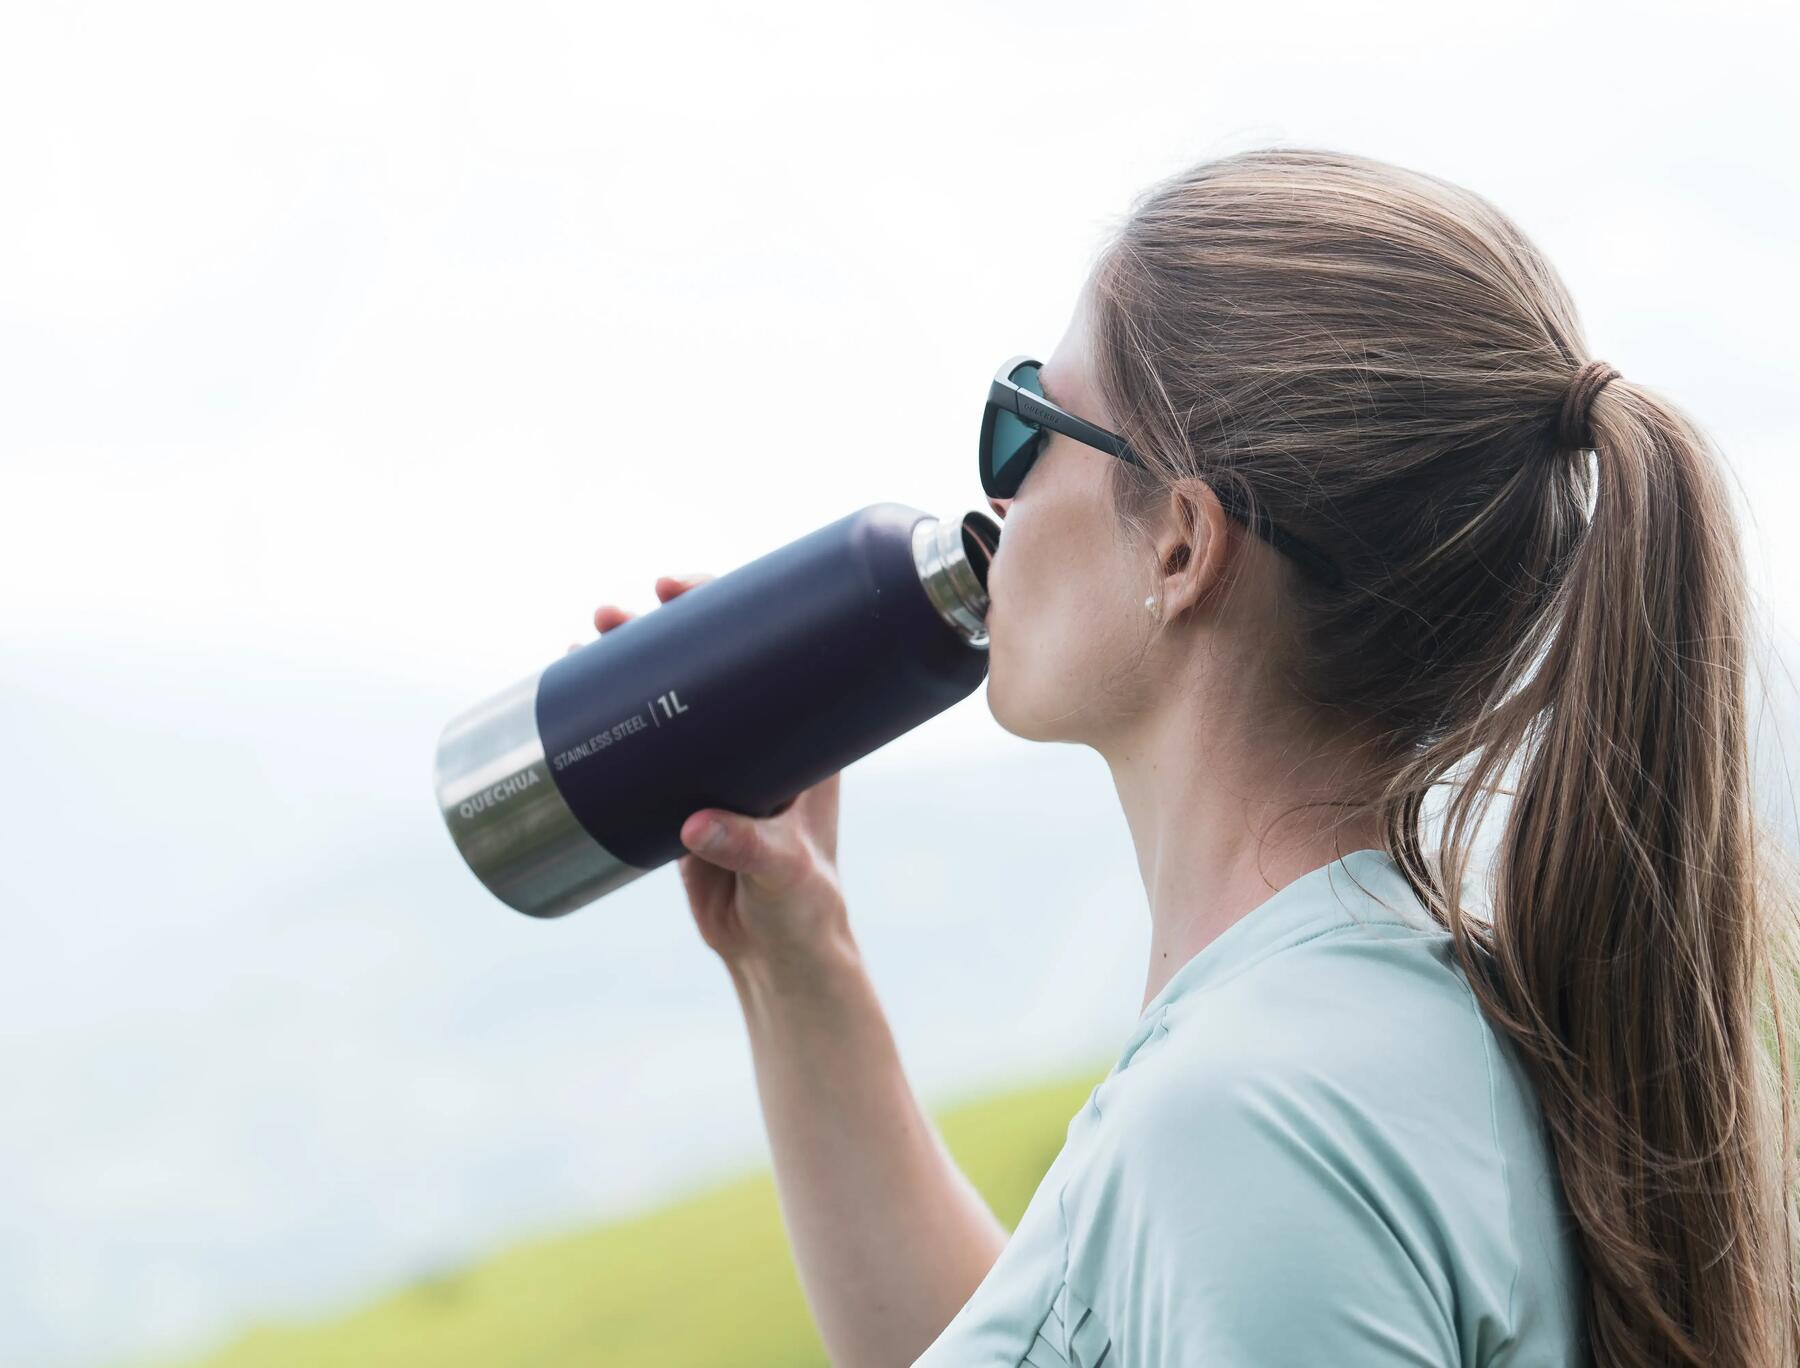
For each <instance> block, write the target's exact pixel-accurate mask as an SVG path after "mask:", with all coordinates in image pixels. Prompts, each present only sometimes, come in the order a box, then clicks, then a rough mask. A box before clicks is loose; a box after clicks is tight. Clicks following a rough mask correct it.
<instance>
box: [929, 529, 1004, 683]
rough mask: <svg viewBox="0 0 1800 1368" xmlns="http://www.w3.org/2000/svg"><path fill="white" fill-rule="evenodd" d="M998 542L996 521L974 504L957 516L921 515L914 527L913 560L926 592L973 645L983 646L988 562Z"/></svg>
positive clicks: (962, 635)
mask: <svg viewBox="0 0 1800 1368" xmlns="http://www.w3.org/2000/svg"><path fill="white" fill-rule="evenodd" d="M999 545H1000V525H999V524H998V523H996V522H995V521H994V520H993V519H992V518H990V517H988V516H987V514H985V513H982V512H979V511H976V510H974V509H971V510H970V511H969V512H967V513H965V514H963V515H962V517H961V518H955V519H953V518H938V519H936V520H935V521H933V520H932V519H929V518H922V519H920V521H919V523H918V525H917V526H915V527H914V528H913V562H914V564H915V565H916V566H917V568H918V571H919V582H920V583H921V584H923V585H924V586H925V594H926V597H927V598H929V599H930V600H931V603H932V606H933V607H935V608H936V609H937V610H938V614H939V616H941V617H942V618H943V619H944V621H946V622H948V623H949V624H950V625H951V626H952V627H954V628H955V629H956V630H957V633H958V634H959V635H960V636H961V637H962V638H963V640H964V641H966V642H968V644H969V645H971V646H973V647H976V648H977V649H978V650H984V651H985V650H986V649H987V645H988V634H987V611H988V593H987V577H988V566H989V564H990V563H991V562H992V561H993V558H994V552H995V549H996V548H997V547H998V546H999Z"/></svg>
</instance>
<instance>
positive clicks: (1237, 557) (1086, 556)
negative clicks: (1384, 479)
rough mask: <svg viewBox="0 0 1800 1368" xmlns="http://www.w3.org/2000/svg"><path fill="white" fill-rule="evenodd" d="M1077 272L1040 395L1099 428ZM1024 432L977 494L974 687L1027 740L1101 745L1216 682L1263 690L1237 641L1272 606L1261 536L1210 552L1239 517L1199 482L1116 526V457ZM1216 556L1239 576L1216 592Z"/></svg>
mask: <svg viewBox="0 0 1800 1368" xmlns="http://www.w3.org/2000/svg"><path fill="white" fill-rule="evenodd" d="M1093 283H1094V282H1093V280H1092V279H1091V278H1090V280H1089V281H1088V283H1087V285H1086V286H1084V288H1083V289H1082V291H1081V293H1080V295H1079V296H1078V298H1077V302H1076V305H1075V311H1074V315H1073V317H1072V318H1071V319H1070V321H1069V325H1068V328H1067V329H1066V331H1065V332H1064V334H1063V337H1062V340H1061V341H1060V342H1059V343H1058V344H1057V345H1056V348H1055V350H1054V351H1052V352H1051V354H1050V357H1049V359H1048V360H1047V361H1046V362H1045V364H1044V367H1043V369H1042V372H1041V373H1040V376H1039V380H1040V383H1041V384H1042V386H1043V389H1044V392H1045V395H1046V397H1048V398H1050V399H1052V400H1053V401H1055V402H1056V403H1057V404H1059V405H1060V406H1061V407H1062V408H1064V409H1066V410H1068V411H1069V412H1070V413H1073V414H1075V415H1076V416H1077V417H1080V418H1083V419H1086V420H1087V421H1088V422H1091V423H1094V424H1097V425H1098V426H1100V427H1103V428H1108V429H1110V428H1112V425H1113V420H1112V415H1111V412H1110V410H1109V409H1108V407H1107V404H1106V402H1105V401H1104V400H1103V399H1102V398H1101V397H1100V394H1099V391H1098V388H1097V386H1096V384H1095V381H1094V376H1093V355H1092V341H1091V333H1090V328H1091V318H1092V300H1093V294H1092V287H1093ZM1039 440H1040V441H1041V442H1042V443H1043V446H1042V448H1041V450H1040V453H1039V455H1038V457H1037V459H1036V461H1035V462H1034V464H1033V465H1032V467H1031V470H1030V473H1029V474H1028V475H1027V476H1026V478H1025V482H1024V483H1023V484H1022V485H1021V486H1020V487H1019V489H1018V491H1017V492H1016V493H1015V495H1014V496H1013V497H1012V498H1011V499H999V500H991V501H990V502H992V503H993V504H994V508H995V512H996V513H998V514H999V515H1000V516H1001V517H1003V518H1004V519H1005V535H1004V536H1003V537H1002V539H1001V548H1000V551H999V554H998V555H997V556H996V557H995V559H994V562H993V564H992V566H991V567H990V569H989V573H988V590H989V594H990V596H991V599H992V606H991V608H990V611H989V616H988V622H989V626H990V629H991V638H992V641H991V646H990V654H991V656H992V660H991V664H990V669H989V673H988V689H987V698H988V704H989V707H990V708H991V709H992V711H993V713H994V715H995V717H996V718H997V719H998V720H999V721H1000V722H1001V723H1002V724H1003V725H1004V726H1005V727H1006V728H1007V729H1008V730H1009V731H1011V732H1013V733H1014V734H1016V735H1019V736H1024V737H1028V738H1029V739H1031V740H1034V741H1069V742H1080V743H1084V744H1087V745H1091V746H1093V747H1094V748H1095V749H1096V750H1099V751H1100V752H1102V753H1103V754H1109V753H1111V752H1112V751H1113V749H1114V748H1115V747H1119V746H1123V745H1125V744H1128V742H1129V741H1130V739H1131V738H1132V736H1133V734H1134V732H1135V730H1136V728H1137V727H1138V726H1139V725H1140V724H1141V723H1142V722H1143V721H1144V719H1146V718H1147V717H1150V716H1153V715H1154V714H1156V713H1158V712H1159V711H1160V710H1162V709H1164V708H1167V707H1169V706H1183V705H1185V704H1189V703H1192V702H1193V701H1194V700H1196V699H1205V700H1207V701H1208V702H1209V703H1210V704H1211V705H1212V706H1213V707H1214V708H1215V709H1216V708H1217V707H1218V706H1219V704H1220V702H1221V700H1222V699H1223V698H1224V697H1225V696H1227V695H1230V696H1233V697H1240V698H1242V697H1251V696H1256V697H1260V698H1269V697H1272V695H1271V693H1270V691H1269V690H1268V689H1266V688H1253V687H1251V686H1252V681H1253V679H1254V678H1258V677H1260V675H1261V668H1260V666H1259V664H1258V661H1257V660H1256V659H1253V658H1252V650H1253V648H1257V647H1259V646H1260V645H1261V644H1262V643H1263V641H1264V630H1263V629H1264V628H1265V627H1266V624H1267V623H1268V622H1269V621H1270V620H1271V619H1272V616H1273V614H1274V612H1275V610H1276V609H1277V607H1278V600H1277V598H1276V587H1277V581H1276V578H1275V567H1274V566H1273V565H1270V564H1267V563H1266V561H1268V560H1269V559H1272V558H1273V556H1274V553H1273V552H1272V551H1271V550H1269V548H1267V547H1266V546H1264V545H1263V544H1261V543H1258V544H1257V548H1255V549H1251V548H1244V547H1234V548H1233V549H1232V550H1231V551H1230V552H1229V553H1226V551H1225V543H1228V542H1232V541H1234V540H1235V539H1236V538H1237V537H1238V536H1239V535H1240V532H1239V529H1237V528H1235V527H1233V526H1232V525H1231V524H1230V523H1229V522H1228V520H1227V519H1226V518H1225V516H1224V514H1223V513H1222V511H1221V510H1220V506H1219V501H1218V499H1217V498H1216V497H1213V496H1212V494H1211V492H1210V490H1208V489H1207V488H1206V487H1205V486H1204V485H1200V484H1190V485H1189V486H1188V487H1186V488H1185V490H1184V491H1183V492H1181V493H1176V492H1174V491H1171V492H1170V493H1169V496H1168V498H1167V499H1166V500H1165V501H1164V504H1163V511H1164V512H1165V513H1166V514H1167V516H1166V518H1165V519H1164V520H1163V521H1162V522H1161V524H1160V525H1157V524H1150V523H1148V522H1147V521H1146V522H1145V523H1144V524H1143V525H1140V527H1139V528H1138V529H1137V530H1138V533H1139V536H1138V538H1136V539H1128V538H1127V537H1126V535H1125V529H1124V528H1123V527H1122V526H1121V525H1120V521H1119V519H1118V517H1117V516H1116V510H1115V495H1114V492H1113V491H1114V482H1115V480H1116V478H1117V477H1116V474H1115V472H1117V471H1119V470H1123V469H1125V468H1126V467H1125V464H1124V463H1123V462H1121V461H1120V460H1118V459H1117V458H1116V457H1114V456H1112V455H1110V454H1108V453H1106V452H1103V451H1101V450H1099V449H1098V448H1096V447H1092V446H1087V445H1085V444H1083V443H1081V442H1078V441H1075V440H1074V439H1072V438H1069V437H1066V436H1063V435H1061V434H1058V433H1055V432H1050V431H1048V430H1046V431H1045V432H1044V433H1043V435H1042V437H1041V438H1040V439H1039ZM1259 557H1260V558H1261V560H1262V561H1263V562H1265V563H1260V564H1258V563H1257V562H1258V558H1259ZM1227 564H1235V565H1236V566H1237V567H1238V568H1239V571H1240V577H1244V578H1250V579H1252V580H1253V583H1252V584H1250V585H1242V584H1240V585H1239V586H1238V588H1237V592H1236V593H1235V594H1232V595H1225V594H1223V593H1221V592H1220V590H1221V588H1222V585H1221V583H1220V582H1219V579H1220V575H1221V574H1222V572H1223V570H1224V569H1225V567H1226V566H1227ZM1245 564H1250V565H1251V566H1252V570H1251V574H1250V575H1249V576H1247V577H1246V576H1243V575H1242V567H1243V566H1244V565H1245ZM1153 646H1157V647H1160V648H1161V649H1158V650H1154V651H1153V650H1152V649H1151V648H1152V647H1153ZM1256 654H1257V655H1260V654H1261V652H1260V650H1258V651H1256Z"/></svg>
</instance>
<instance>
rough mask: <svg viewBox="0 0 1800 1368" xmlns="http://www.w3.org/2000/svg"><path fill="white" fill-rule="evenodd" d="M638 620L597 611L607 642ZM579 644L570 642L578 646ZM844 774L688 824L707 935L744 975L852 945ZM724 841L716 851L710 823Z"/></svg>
mask: <svg viewBox="0 0 1800 1368" xmlns="http://www.w3.org/2000/svg"><path fill="white" fill-rule="evenodd" d="M712 578H713V576H711V575H708V574H696V575H664V576H662V577H661V578H659V579H658V580H657V581H656V597H657V598H658V599H659V600H661V601H662V602H664V603H667V602H668V601H669V600H670V599H673V598H676V597H678V596H680V595H681V594H684V593H686V592H687V591H688V590H689V589H692V588H694V587H695V586H696V585H700V584H704V583H706V581H708V580H710V579H712ZM633 616H634V614H632V613H628V612H626V611H625V610H624V609H623V608H619V607H617V606H616V605H614V604H610V603H606V604H602V605H601V606H600V607H599V608H597V609H595V610H594V628H595V630H596V631H598V632H599V633H600V634H601V636H602V637H604V636H605V634H606V633H607V632H609V631H611V630H612V629H613V628H614V627H617V626H620V625H621V624H623V623H626V622H629V621H630V620H631V619H632V617H633ZM579 646H580V643H579V642H576V643H573V644H571V645H570V647H569V649H570V650H571V651H573V650H576V649H578V648H579ZM840 777H841V772H840V773H839V774H833V775H831V776H829V777H828V778H825V779H822V780H820V781H819V782H818V783H817V784H814V785H813V786H812V787H811V788H809V789H806V790H804V791H802V792H801V793H799V794H797V795H795V796H794V797H793V798H790V799H789V800H788V801H787V802H786V803H784V804H782V806H781V807H780V808H778V809H776V811H775V812H774V813H772V814H771V815H769V816H767V817H751V816H747V815H746V814H743V813H738V812H727V811H725V810H724V809H722V808H702V809H700V810H699V811H696V812H693V813H690V814H689V815H688V818H687V820H686V821H685V822H683V823H682V827H681V843H682V844H683V845H684V846H686V847H687V848H688V850H689V852H690V853H689V854H687V855H683V856H682V857H681V862H680V865H681V882H682V884H683V886H684V887H685V888H686V890H687V899H688V908H689V910H690V911H691V912H692V913H693V916H694V923H695V925H697V926H698V927H699V928H700V936H701V938H702V939H703V940H705V942H706V943H707V944H708V945H709V946H711V947H712V948H713V950H714V951H716V952H717V953H718V955H719V957H720V958H721V959H723V960H724V961H725V963H726V965H727V967H729V968H731V969H732V970H733V971H734V972H735V971H736V970H738V969H740V968H744V967H748V966H750V965H751V964H752V963H754V964H755V965H757V966H758V967H760V968H763V969H766V970H770V971H775V972H788V971H796V970H797V971H799V972H801V973H804V972H805V971H806V970H807V969H808V968H809V967H810V966H811V965H813V964H814V963H816V962H818V961H819V960H821V959H822V958H824V957H826V956H828V955H832V954H836V953H839V952H841V950H842V948H843V947H844V945H845V944H846V943H847V942H849V940H850V926H849V918H848V916H847V914H846V910H845V907H844V895H843V889H842V887H841V886H840V884H839V881H838V871H837V829H838V781H839V778H840ZM713 822H716V823H717V824H718V826H719V829H720V830H721V831H722V832H723V840H722V842H721V843H720V844H719V845H718V846H717V847H716V848H714V847H711V846H709V847H706V848H705V849H704V850H703V849H702V848H701V846H700V842H701V841H702V840H703V839H704V836H705V834H706V831H707V828H708V825H709V824H710V823H713Z"/></svg>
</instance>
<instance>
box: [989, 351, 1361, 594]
mask: <svg viewBox="0 0 1800 1368" xmlns="http://www.w3.org/2000/svg"><path fill="white" fill-rule="evenodd" d="M1042 369H1043V362H1041V361H1036V360H1033V359H1032V358H1031V357H1029V356H1015V357H1013V359H1012V360H1010V361H1008V362H1007V363H1006V364H1005V365H1004V366H1002V367H1000V369H999V370H998V371H997V372H996V373H995V375H994V383H993V384H991V385H989V386H988V396H987V406H986V407H985V408H984V409H982V411H981V457H980V460H981V487H982V488H983V489H985V490H986V491H987V492H988V494H989V495H990V496H991V497H993V498H996V499H1010V498H1012V496H1013V495H1014V494H1016V493H1018V490H1019V486H1020V485H1021V484H1022V483H1024V480H1025V475H1026V472H1028V471H1029V470H1030V469H1031V467H1032V464H1033V463H1034V462H1035V461H1036V460H1037V458H1038V456H1039V455H1040V454H1041V453H1042V451H1043V449H1044V442H1045V438H1044V433H1045V432H1046V431H1048V432H1060V433H1062V434H1063V435H1064V436H1065V437H1073V438H1074V439H1075V440H1076V441H1078V442H1081V443H1082V444H1084V445H1086V446H1091V447H1096V448H1098V449H1099V450H1101V451H1104V452H1106V453H1107V454H1108V455H1109V456H1117V457H1118V458H1119V459H1120V460H1121V461H1124V462H1126V463H1127V464H1129V465H1134V466H1137V467H1138V468H1139V469H1140V470H1141V469H1143V468H1144V462H1143V460H1142V458H1140V457H1139V456H1138V454H1137V453H1136V452H1135V451H1133V450H1132V449H1131V448H1130V447H1129V446H1127V445H1126V444H1125V439H1124V438H1123V437H1121V436H1119V434H1118V433H1116V432H1108V431H1107V430H1106V429H1105V428H1103V427H1095V426H1094V425H1093V424H1092V423H1089V422H1084V421H1083V420H1082V419H1080V418H1077V417H1076V416H1075V415H1074V414H1072V413H1070V412H1068V410H1066V409H1063V408H1059V407H1058V406H1057V405H1056V404H1055V403H1053V402H1051V401H1050V400H1049V399H1046V398H1045V397H1044V386H1043V383H1042V381H1040V380H1039V379H1038V372H1039V371H1040V370H1042ZM1213 493H1214V494H1216V495H1217V496H1218V499H1219V506H1220V507H1221V508H1223V509H1224V510H1225V512H1226V513H1227V514H1229V515H1230V516H1231V517H1232V518H1234V519H1236V520H1237V521H1238V522H1239V523H1240V524H1242V525H1243V526H1245V527H1247V528H1249V529H1250V530H1251V531H1252V532H1254V533H1256V534H1257V535H1258V536H1259V537H1261V538H1262V539H1263V540H1264V541H1266V542H1268V543H1269V544H1270V545H1271V546H1273V547H1274V548H1275V549H1276V550H1277V551H1280V552H1281V553H1282V554H1283V555H1286V556H1287V557H1288V558H1289V559H1291V560H1293V561H1294V562H1295V563H1296V564H1297V565H1299V566H1300V567H1301V568H1302V569H1303V570H1305V571H1306V572H1307V573H1308V574H1309V575H1311V576H1312V577H1313V578H1314V579H1317V580H1318V581H1320V582H1321V583H1323V584H1338V583H1341V582H1342V579H1343V576H1342V574H1341V573H1340V572H1339V570H1338V568H1337V565H1336V563H1335V562H1333V561H1332V559H1331V558H1330V557H1329V556H1327V555H1325V554H1324V553H1323V552H1320V551H1318V550H1316V549H1314V548H1313V547H1312V546H1310V545H1308V544H1307V543H1306V542H1303V541H1301V540H1300V538H1298V537H1295V536H1291V535H1290V534H1288V533H1286V532H1283V531H1282V530H1281V529H1280V528H1279V527H1277V526H1275V524H1274V523H1273V522H1271V521H1270V520H1269V518H1268V516H1267V515H1266V514H1263V513H1261V511H1260V510H1258V516H1257V517H1256V518H1255V519H1251V518H1249V517H1248V516H1246V513H1245V510H1244V508H1243V506H1242V504H1240V503H1239V501H1238V499H1237V497H1236V495H1235V494H1234V493H1232V492H1231V491H1230V490H1228V489H1222V488H1219V487H1217V486H1214V487H1213Z"/></svg>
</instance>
